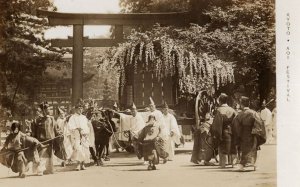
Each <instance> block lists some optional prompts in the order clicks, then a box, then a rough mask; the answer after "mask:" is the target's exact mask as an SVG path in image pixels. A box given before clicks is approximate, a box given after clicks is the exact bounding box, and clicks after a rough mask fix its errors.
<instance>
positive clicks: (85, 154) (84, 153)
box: [68, 114, 90, 163]
mask: <svg viewBox="0 0 300 187" xmlns="http://www.w3.org/2000/svg"><path fill="white" fill-rule="evenodd" d="M68 127H69V129H70V130H71V131H72V144H73V149H74V151H73V154H72V156H71V159H72V160H75V161H79V162H85V163H89V162H90V151H89V147H90V142H89V133H90V128H89V126H88V119H87V118H86V117H85V116H84V115H82V114H81V115H79V114H73V115H72V116H71V117H70V119H69V122H68Z"/></svg>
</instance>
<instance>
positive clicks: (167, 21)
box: [37, 0, 203, 105]
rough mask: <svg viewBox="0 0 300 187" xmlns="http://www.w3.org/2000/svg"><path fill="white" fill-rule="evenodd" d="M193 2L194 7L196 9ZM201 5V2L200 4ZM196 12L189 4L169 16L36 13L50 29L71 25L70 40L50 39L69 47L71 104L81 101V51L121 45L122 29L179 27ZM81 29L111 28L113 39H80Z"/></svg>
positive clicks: (55, 44) (81, 37)
mask: <svg viewBox="0 0 300 187" xmlns="http://www.w3.org/2000/svg"><path fill="white" fill-rule="evenodd" d="M197 1H199V0H193V1H191V2H194V5H198V6H199V4H198V3H197ZM202 1H203V0H202ZM196 11H199V9H195V6H193V4H192V8H191V11H190V12H172V13H128V14H79V13H60V12H50V11H45V10H37V15H38V16H46V17H47V18H48V22H49V25H50V26H59V25H60V26H62V25H63V26H68V25H73V38H69V39H53V40H52V41H51V44H52V46H54V47H73V57H72V104H73V105H74V104H75V103H76V102H77V101H78V99H79V98H83V48H84V47H111V46H114V45H117V44H118V43H120V42H123V41H124V33H123V26H124V25H154V24H156V23H160V24H163V25H178V24H180V25H182V24H188V23H190V22H193V20H195V17H196V15H197V12H196ZM84 25H111V26H114V27H115V28H114V38H113V39H89V38H84V35H83V28H84Z"/></svg>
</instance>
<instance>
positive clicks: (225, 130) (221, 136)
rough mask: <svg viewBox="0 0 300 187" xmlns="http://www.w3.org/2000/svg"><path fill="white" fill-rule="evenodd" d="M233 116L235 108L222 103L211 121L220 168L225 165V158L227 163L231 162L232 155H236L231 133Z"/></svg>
mask: <svg viewBox="0 0 300 187" xmlns="http://www.w3.org/2000/svg"><path fill="white" fill-rule="evenodd" d="M235 116H236V112H235V110H234V109H233V108H231V107H229V106H228V105H227V104H223V105H221V106H220V107H219V108H218V109H217V110H216V115H215V117H214V120H213V123H212V127H211V128H212V134H213V136H214V137H215V138H216V143H217V145H218V153H219V157H220V162H219V164H220V166H221V167H222V168H224V167H225V165H226V161H227V159H226V158H228V164H233V159H234V158H233V157H235V155H236V148H235V146H234V143H233V134H232V121H233V119H234V117H235Z"/></svg>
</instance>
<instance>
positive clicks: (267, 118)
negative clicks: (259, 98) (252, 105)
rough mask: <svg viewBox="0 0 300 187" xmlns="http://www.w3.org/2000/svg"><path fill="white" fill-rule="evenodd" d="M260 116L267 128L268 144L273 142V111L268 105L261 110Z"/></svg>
mask: <svg viewBox="0 0 300 187" xmlns="http://www.w3.org/2000/svg"><path fill="white" fill-rule="evenodd" d="M260 117H261V119H262V120H263V122H264V125H265V128H266V135H267V142H266V143H267V144H268V143H271V141H272V125H271V122H272V112H271V111H270V110H269V109H268V108H267V107H266V108H264V109H263V110H261V112H260Z"/></svg>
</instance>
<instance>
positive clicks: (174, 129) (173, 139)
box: [164, 113, 181, 160]
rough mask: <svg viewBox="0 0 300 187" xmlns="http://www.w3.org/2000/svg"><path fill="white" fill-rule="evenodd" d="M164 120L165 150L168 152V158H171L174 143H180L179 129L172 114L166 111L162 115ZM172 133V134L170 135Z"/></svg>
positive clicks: (172, 156)
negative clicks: (165, 113) (165, 133)
mask: <svg viewBox="0 0 300 187" xmlns="http://www.w3.org/2000/svg"><path fill="white" fill-rule="evenodd" d="M164 122H165V125H166V132H167V139H166V141H167V152H168V154H169V157H168V159H170V160H173V159H174V156H175V143H176V144H180V137H181V134H180V131H179V128H178V124H177V121H176V119H175V117H174V115H172V114H170V113H168V114H167V115H164ZM171 133H173V136H171Z"/></svg>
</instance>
